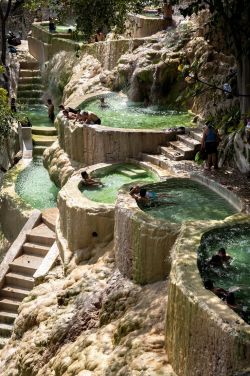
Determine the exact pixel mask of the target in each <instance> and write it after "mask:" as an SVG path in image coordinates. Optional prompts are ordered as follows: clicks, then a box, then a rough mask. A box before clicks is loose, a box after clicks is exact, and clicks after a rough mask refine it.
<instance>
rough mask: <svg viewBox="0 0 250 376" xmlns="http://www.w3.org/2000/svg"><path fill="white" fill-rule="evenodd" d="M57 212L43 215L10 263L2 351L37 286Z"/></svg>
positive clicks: (2, 304)
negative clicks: (21, 311) (37, 276)
mask: <svg viewBox="0 0 250 376" xmlns="http://www.w3.org/2000/svg"><path fill="white" fill-rule="evenodd" d="M57 216H58V209H57V208H55V209H48V210H46V211H44V212H43V213H42V216H41V220H40V223H39V224H37V225H36V227H34V228H33V229H32V230H30V231H29V232H28V233H27V234H26V240H25V242H24V243H23V244H22V246H21V247H20V252H19V254H18V255H17V257H16V258H15V259H14V260H13V261H12V262H11V263H10V264H9V268H8V272H7V274H6V275H5V278H4V279H3V284H2V287H1V289H0V348H2V347H3V346H4V345H5V342H6V341H7V339H8V338H9V337H11V334H12V330H13V327H14V321H15V319H16V317H17V315H18V313H17V312H18V307H19V305H20V304H21V302H22V300H23V299H24V298H25V297H26V296H28V295H29V293H30V291H31V290H32V289H33V286H34V278H33V276H34V274H35V272H36V271H37V269H38V268H39V266H40V265H41V263H42V261H43V259H44V258H45V256H46V255H47V253H48V252H49V250H50V248H51V246H52V245H53V244H54V242H55V238H56V236H55V222H56V218H57Z"/></svg>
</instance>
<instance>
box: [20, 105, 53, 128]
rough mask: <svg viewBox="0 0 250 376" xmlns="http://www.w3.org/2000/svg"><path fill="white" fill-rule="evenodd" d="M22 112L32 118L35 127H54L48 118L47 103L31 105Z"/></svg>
mask: <svg viewBox="0 0 250 376" xmlns="http://www.w3.org/2000/svg"><path fill="white" fill-rule="evenodd" d="M22 113H23V114H24V115H25V116H27V117H28V118H29V119H30V122H31V124H32V126H33V127H52V126H53V123H52V122H51V121H50V119H49V118H48V108H47V106H45V105H30V106H29V107H28V108H24V110H23V111H22Z"/></svg>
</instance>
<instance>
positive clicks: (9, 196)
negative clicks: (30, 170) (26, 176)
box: [0, 160, 34, 241]
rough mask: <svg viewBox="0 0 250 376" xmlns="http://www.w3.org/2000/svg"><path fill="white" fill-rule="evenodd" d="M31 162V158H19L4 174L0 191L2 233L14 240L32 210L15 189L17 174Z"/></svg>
mask: <svg viewBox="0 0 250 376" xmlns="http://www.w3.org/2000/svg"><path fill="white" fill-rule="evenodd" d="M30 162H31V160H26V161H24V160H20V161H19V162H18V163H17V164H16V165H15V166H14V167H13V168H11V169H10V170H9V171H8V172H7V173H6V174H5V176H4V179H3V184H2V188H1V192H0V200H1V205H0V221H1V224H2V229H3V233H4V234H5V236H6V238H7V239H8V240H10V241H14V240H15V239H16V237H17V236H18V234H19V232H20V231H21V229H22V228H23V226H24V225H25V223H26V221H27V219H28V218H29V216H30V214H31V213H32V211H33V210H34V209H33V208H32V207H31V206H30V205H29V204H27V203H26V202H25V201H24V200H23V199H22V198H21V197H20V196H19V195H18V193H17V192H16V191H15V185H16V180H17V177H18V175H19V174H20V172H21V171H23V170H24V169H25V168H26V167H27V166H28V165H29V163H30Z"/></svg>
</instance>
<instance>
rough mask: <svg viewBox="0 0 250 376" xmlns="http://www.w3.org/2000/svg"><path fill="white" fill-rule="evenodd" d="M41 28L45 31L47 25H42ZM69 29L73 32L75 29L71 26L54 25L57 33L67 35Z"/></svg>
mask: <svg viewBox="0 0 250 376" xmlns="http://www.w3.org/2000/svg"><path fill="white" fill-rule="evenodd" d="M42 27H43V28H44V29H46V30H49V25H42ZM69 29H71V30H72V31H74V30H75V29H76V27H75V26H72V25H68V26H67V25H56V32H57V33H68V30H69Z"/></svg>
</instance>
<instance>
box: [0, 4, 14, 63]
mask: <svg viewBox="0 0 250 376" xmlns="http://www.w3.org/2000/svg"><path fill="white" fill-rule="evenodd" d="M11 5H12V0H6V1H5V0H0V23H1V38H2V52H1V62H2V64H3V65H4V66H5V65H6V47H7V46H6V24H7V20H8V17H9V15H10V11H11Z"/></svg>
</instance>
